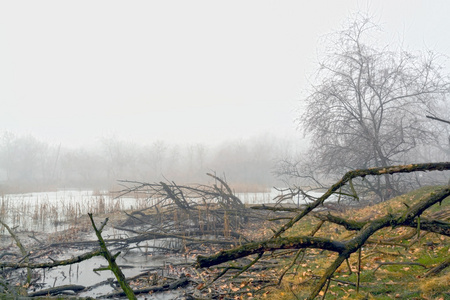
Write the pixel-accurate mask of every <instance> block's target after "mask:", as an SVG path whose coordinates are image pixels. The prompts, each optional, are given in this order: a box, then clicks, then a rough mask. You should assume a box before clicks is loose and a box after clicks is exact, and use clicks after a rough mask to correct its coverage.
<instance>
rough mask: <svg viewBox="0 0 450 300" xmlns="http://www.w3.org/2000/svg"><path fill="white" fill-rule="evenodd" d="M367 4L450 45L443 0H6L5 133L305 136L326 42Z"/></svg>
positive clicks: (428, 42) (0, 88) (407, 34)
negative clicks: (299, 119) (304, 118)
mask: <svg viewBox="0 0 450 300" xmlns="http://www.w3.org/2000/svg"><path fill="white" fill-rule="evenodd" d="M357 10H363V11H368V12H369V13H370V14H372V15H373V16H374V21H376V22H378V23H379V24H381V26H382V27H383V28H384V30H385V34H386V38H387V39H388V40H389V39H390V40H393V41H395V42H398V41H401V42H402V43H403V44H404V46H405V47H406V48H408V49H412V50H414V49H418V50H423V49H426V48H429V49H433V50H436V51H438V52H440V53H442V54H445V55H448V54H449V53H450V39H448V38H447V32H448V28H450V19H449V18H448V16H447V13H448V11H450V2H448V1H444V0H442V1H374V3H371V2H370V1H259V0H258V1H220V2H219V1H70V2H69V1H0V131H5V130H6V131H11V132H14V133H19V134H32V135H34V136H36V137H39V138H42V139H44V140H47V141H50V142H56V143H59V142H62V143H64V144H65V145H68V146H70V145H77V144H89V143H93V142H95V141H97V140H98V139H99V138H102V137H105V136H115V137H118V138H121V139H130V140H133V141H137V142H151V141H154V140H165V141H168V142H177V143H186V142H188V143H195V142H202V143H216V142H220V141H223V140H226V139H231V138H233V139H235V138H248V137H251V136H254V135H257V134H261V133H264V132H271V133H274V132H277V133H278V132H279V133H280V135H282V136H294V137H295V138H297V137H298V136H300V134H299V133H296V131H295V128H296V126H295V124H294V119H295V117H296V115H297V114H299V112H298V109H299V106H300V100H301V99H302V96H304V95H305V92H306V91H307V89H308V86H309V84H308V81H309V82H311V81H313V77H312V75H313V74H314V71H315V69H316V68H317V64H316V63H317V57H318V53H320V51H321V48H320V47H321V45H320V39H321V38H322V37H323V36H324V35H325V34H328V33H331V32H333V31H336V30H338V29H340V28H342V24H343V23H344V22H345V20H346V19H347V18H348V17H349V16H350V15H351V13H354V12H355V11H357Z"/></svg>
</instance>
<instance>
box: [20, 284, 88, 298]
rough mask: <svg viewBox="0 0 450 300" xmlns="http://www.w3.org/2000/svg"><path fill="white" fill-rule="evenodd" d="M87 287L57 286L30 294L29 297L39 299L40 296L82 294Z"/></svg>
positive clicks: (73, 285)
mask: <svg viewBox="0 0 450 300" xmlns="http://www.w3.org/2000/svg"><path fill="white" fill-rule="evenodd" d="M84 289H85V287H84V286H82V285H75V284H68V285H61V286H56V287H52V288H48V289H44V290H40V291H37V292H33V293H29V294H28V297H38V296H47V295H51V296H53V295H58V294H61V293H62V292H65V291H74V292H80V291H82V290H84Z"/></svg>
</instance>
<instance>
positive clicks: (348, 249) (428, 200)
mask: <svg viewBox="0 0 450 300" xmlns="http://www.w3.org/2000/svg"><path fill="white" fill-rule="evenodd" d="M449 169H450V163H448V162H445V163H429V164H411V165H401V166H391V167H382V168H371V169H365V170H355V171H350V172H347V173H346V174H345V175H344V176H343V177H342V179H341V180H340V181H338V182H337V183H335V184H334V185H333V186H332V187H331V188H330V189H329V190H328V191H327V192H326V193H325V194H324V195H322V196H321V197H320V198H318V199H317V200H316V201H314V202H313V203H311V204H309V205H306V207H305V208H304V209H303V211H302V212H301V213H299V214H298V215H297V216H295V217H294V218H292V219H291V220H290V221H289V222H287V223H286V224H285V225H283V226H282V227H281V228H280V229H279V230H278V231H276V232H275V234H274V235H273V237H272V238H270V239H268V240H265V241H262V242H253V243H248V244H245V245H242V246H240V247H237V248H234V249H231V250H226V251H221V252H219V253H217V254H215V255H212V256H209V257H204V256H198V257H197V263H196V267H197V268H201V267H210V266H214V265H217V264H221V263H224V262H227V261H231V260H236V259H238V258H242V257H246V256H249V255H253V254H258V255H261V254H263V253H264V252H268V251H275V250H279V249H302V248H319V249H323V250H329V251H333V252H337V253H338V254H339V255H338V257H337V258H336V259H335V260H334V262H332V264H331V265H330V266H329V267H328V269H327V270H325V273H324V274H323V276H322V277H321V278H320V280H319V281H318V283H317V284H316V286H315V288H314V290H313V291H312V293H311V294H310V296H309V298H308V299H314V298H315V297H316V296H317V295H318V294H319V292H320V291H321V290H322V288H323V287H324V286H325V285H326V283H327V282H329V280H330V279H331V277H332V276H333V274H334V272H335V271H336V270H337V268H338V267H339V266H340V265H341V264H342V263H343V262H344V261H346V260H347V259H348V258H349V257H350V255H351V254H352V253H355V252H356V251H358V250H359V249H360V248H361V247H362V246H363V245H364V244H365V243H366V242H367V241H368V240H369V238H370V237H371V236H372V235H373V234H375V233H376V232H377V231H379V230H380V229H382V228H386V227H398V226H410V227H415V228H417V227H418V225H419V224H418V222H419V220H418V218H419V217H420V216H421V215H422V213H423V212H424V211H425V210H426V209H428V208H429V207H431V206H432V205H434V204H436V203H440V202H442V201H443V200H444V199H445V198H447V197H448V196H449V195H450V186H447V187H442V188H440V189H439V190H436V191H435V192H432V193H430V194H429V195H428V196H427V197H424V198H423V199H421V201H419V202H418V203H416V204H415V205H413V206H411V207H407V209H406V210H405V211H404V212H403V213H401V212H399V213H397V214H386V215H385V216H382V217H379V218H376V219H373V220H370V221H364V222H358V221H349V220H345V219H343V218H339V217H336V216H333V215H331V214H329V215H325V216H323V217H322V220H327V221H332V222H334V223H337V224H340V225H343V226H345V227H346V228H348V229H349V230H354V231H357V234H356V235H355V236H354V237H353V238H352V239H350V240H347V241H336V240H332V239H329V238H320V239H319V238H314V237H309V236H301V237H289V238H287V237H284V238H282V237H280V235H281V234H283V233H284V232H285V231H286V230H287V229H289V228H291V227H292V226H293V225H294V224H295V223H296V222H298V221H299V220H300V219H302V218H303V217H304V216H306V215H307V214H309V213H310V212H311V211H313V210H314V209H315V208H317V207H318V206H319V205H321V204H323V202H324V201H325V200H326V199H328V197H329V196H331V195H332V194H333V193H335V192H336V191H338V190H339V189H340V188H341V187H342V186H343V185H345V184H346V183H347V182H349V181H351V180H352V179H353V178H356V177H362V178H364V177H365V176H369V175H371V176H378V175H388V174H394V173H408V172H417V171H433V170H440V171H442V170H449ZM424 221H425V222H424ZM448 228H449V227H448V223H446V222H442V221H437V220H427V219H425V220H424V219H423V218H421V220H420V229H422V230H429V231H432V232H436V233H439V234H444V235H447V234H448ZM359 263H360V262H359Z"/></svg>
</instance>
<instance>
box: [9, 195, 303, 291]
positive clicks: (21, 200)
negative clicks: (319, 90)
mask: <svg viewBox="0 0 450 300" xmlns="http://www.w3.org/2000/svg"><path fill="white" fill-rule="evenodd" d="M278 194H279V192H278V191H277V190H271V191H270V192H264V193H239V194H236V195H237V196H238V197H239V198H240V199H241V200H242V202H244V203H245V204H261V203H271V202H273V201H275V200H274V198H275V197H276V196H277V195H278ZM149 201H151V200H148V199H143V198H139V197H133V196H132V195H131V196H130V195H126V196H123V197H116V195H114V194H110V193H107V192H93V191H85V190H59V191H55V192H44V193H27V194H7V195H3V196H1V198H0V218H1V220H2V222H4V223H5V224H8V225H9V227H10V228H13V229H14V231H15V232H17V233H20V236H21V237H25V238H26V237H27V236H28V237H30V236H33V237H37V236H39V235H42V234H45V235H47V236H48V235H51V236H58V233H61V236H63V237H66V238H67V236H66V235H71V234H78V235H83V239H84V240H91V241H95V240H96V237H95V235H94V232H93V230H92V229H91V228H90V227H89V224H88V222H86V215H87V213H89V212H92V213H93V214H94V216H106V215H120V214H123V212H124V211H130V210H139V209H143V208H145V207H148V206H150V205H152V203H150V202H149ZM297 202H298V201H296V200H292V201H291V203H292V204H293V203H297ZM97 219H98V218H97ZM83 222H84V224H85V227H86V228H85V229H84V230H83V231H78V230H73V231H70V233H69V230H71V229H73V228H77V226H79V224H80V223H83ZM52 234H53V235H52ZM122 234H124V233H122V232H120V231H118V230H116V229H114V228H113V227H107V228H105V230H104V232H103V235H104V238H105V239H108V238H120V236H121V235H122ZM127 236H129V234H128V233H127ZM0 237H1V239H0V242H1V243H5V244H4V245H0V246H1V247H0V248H3V246H6V244H13V240H12V239H11V238H10V237H9V234H8V232H7V231H6V230H5V228H3V226H2V227H0ZM40 238H41V237H40ZM36 239H37V238H36ZM37 240H38V239H37ZM29 242H33V241H32V240H30V241H29ZM53 242H54V241H53ZM171 242H173V241H170V240H165V239H159V240H150V241H147V242H146V243H147V244H146V246H147V251H145V253H143V251H142V247H136V249H134V250H133V249H132V250H129V249H128V250H127V252H126V253H123V254H121V255H120V256H119V257H118V259H117V263H118V264H119V265H120V266H122V271H123V272H124V274H125V276H126V277H127V278H128V277H133V276H136V275H139V274H141V273H144V272H146V273H148V274H149V275H151V274H152V273H154V272H157V271H158V270H159V271H158V272H161V270H162V272H165V274H164V275H165V276H172V277H174V278H176V277H177V276H178V275H179V274H178V273H177V271H176V268H173V267H172V266H175V265H177V266H183V265H189V264H192V263H193V261H194V257H187V256H182V255H173V254H172V255H171V254H167V253H165V252H164V251H159V250H158V249H159V247H166V246H167V243H171ZM24 244H27V243H24ZM141 246H142V245H141ZM65 250H66V251H60V252H57V253H54V254H52V255H53V256H52V258H53V259H58V260H62V259H67V258H71V257H74V256H77V255H80V254H82V253H85V252H86V249H78V248H77V247H74V248H70V249H65ZM55 255H56V256H55ZM106 265H107V261H106V260H105V259H104V258H103V257H100V256H99V257H93V258H91V259H89V260H86V261H83V262H80V263H77V264H73V265H68V266H60V267H56V268H52V269H45V270H40V271H35V272H38V273H39V275H40V276H39V279H38V280H37V281H36V282H35V286H37V287H39V288H38V289H45V288H49V287H57V286H61V285H67V284H76V285H83V286H86V287H90V288H89V289H88V290H86V291H84V292H82V293H80V294H78V295H79V296H90V297H100V296H102V295H105V294H108V293H110V292H113V291H114V288H113V286H112V285H111V284H109V282H108V281H111V280H112V279H114V275H113V274H112V273H111V272H110V271H108V270H106V271H99V270H96V269H98V268H102V267H106ZM171 272H172V273H173V274H171ZM180 293H181V292H179V291H169V292H162V293H155V294H153V295H152V296H151V297H152V298H151V299H176V298H177V297H181V296H180ZM146 297H147V298H148V295H146ZM141 298H142V297H141Z"/></svg>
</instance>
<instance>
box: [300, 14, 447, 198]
mask: <svg viewBox="0 0 450 300" xmlns="http://www.w3.org/2000/svg"><path fill="white" fill-rule="evenodd" d="M377 31H378V32H379V28H378V27H377V26H376V25H374V24H373V23H372V22H371V21H370V19H368V18H365V17H357V18H356V20H355V21H354V22H353V23H351V24H350V26H349V27H348V28H347V29H345V30H343V31H340V32H337V34H336V35H335V36H333V37H334V39H333V40H332V46H331V47H330V48H328V50H327V52H326V54H325V56H324V58H323V59H322V60H321V62H320V68H319V72H318V81H317V84H314V85H313V86H312V91H311V93H310V94H309V96H308V97H307V98H306V102H307V107H306V110H305V113H304V114H303V115H302V116H301V117H300V118H299V119H298V122H299V125H300V126H302V128H303V130H304V132H305V133H307V134H310V135H311V138H312V147H311V151H312V153H313V157H314V163H315V164H316V165H317V166H318V167H319V170H320V171H322V172H324V173H325V174H336V173H339V172H343V171H345V170H348V169H359V168H369V167H385V166H389V165H392V164H395V163H405V162H406V161H407V158H408V154H409V152H410V151H411V150H412V149H414V148H415V147H416V146H417V145H419V144H423V143H426V142H430V141H431V140H432V139H433V138H434V134H433V132H432V131H430V130H429V125H427V119H426V118H425V112H427V111H436V107H438V105H439V102H440V101H442V100H444V99H445V97H446V96H447V94H448V93H449V80H448V77H446V76H443V75H442V74H441V73H442V67H441V65H440V64H439V62H438V60H439V56H438V55H436V54H434V53H433V52H430V51H428V52H425V53H418V54H412V53H409V52H406V51H401V50H396V51H394V50H389V48H388V47H383V48H380V47H377V46H373V45H372V44H374V40H373V37H374V35H373V33H376V32H377ZM336 37H337V38H336ZM371 39H372V40H371ZM428 123H429V122H428ZM365 183H366V184H368V185H369V186H370V188H371V190H372V191H375V192H376V193H377V194H378V195H379V196H380V197H381V198H382V199H386V198H388V197H390V196H393V195H394V194H396V190H397V189H398V186H397V185H396V184H395V183H394V182H393V179H392V178H391V177H390V176H387V175H386V176H385V177H384V178H379V179H377V181H376V182H371V181H366V182H365ZM381 187H383V189H381Z"/></svg>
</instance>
